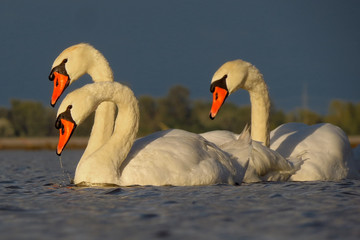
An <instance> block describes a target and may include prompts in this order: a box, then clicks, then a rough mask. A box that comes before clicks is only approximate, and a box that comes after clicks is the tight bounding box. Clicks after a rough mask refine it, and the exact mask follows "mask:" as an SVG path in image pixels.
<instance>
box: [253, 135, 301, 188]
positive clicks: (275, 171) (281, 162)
mask: <svg viewBox="0 0 360 240" xmlns="http://www.w3.org/2000/svg"><path fill="white" fill-rule="evenodd" d="M252 146H253V153H252V156H251V161H250V164H249V169H251V168H252V169H253V170H254V172H255V173H256V174H257V175H258V176H259V178H260V179H261V180H263V181H287V180H288V179H289V178H290V177H291V175H293V174H294V173H296V171H298V170H299V169H300V166H301V165H302V163H303V162H304V160H302V158H301V157H299V156H298V157H295V158H291V159H286V158H284V157H283V156H281V155H280V154H279V153H278V152H276V151H274V150H272V149H269V148H267V147H264V146H263V145H262V144H261V143H258V142H256V141H253V142H252Z"/></svg>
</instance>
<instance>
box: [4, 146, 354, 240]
mask: <svg viewBox="0 0 360 240" xmlns="http://www.w3.org/2000/svg"><path fill="white" fill-rule="evenodd" d="M80 156H81V151H67V152H65V153H64V155H63V158H62V162H63V165H64V168H65V170H66V171H68V172H69V174H70V175H71V176H73V174H74V170H75V166H76V164H77V162H76V161H77V160H78V159H79V158H80ZM0 163H1V169H0V172H1V174H0V234H1V235H0V236H1V237H0V238H1V239H208V240H211V239H290V238H291V239H360V227H359V223H360V181H354V180H344V181H340V182H307V183H304V182H286V183H257V184H243V185H241V186H229V185H215V186H202V187H172V186H166V187H152V186H146V187H121V188H102V189H101V188H98V189H90V188H76V187H71V186H69V180H68V178H67V176H66V174H65V176H64V173H63V171H62V169H61V168H60V164H59V159H58V157H57V156H56V155H55V152H54V151H0Z"/></svg>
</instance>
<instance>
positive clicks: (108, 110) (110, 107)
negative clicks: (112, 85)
mask: <svg viewBox="0 0 360 240" xmlns="http://www.w3.org/2000/svg"><path fill="white" fill-rule="evenodd" d="M115 113H116V106H115V104H114V103H112V102H103V103H101V104H100V105H99V106H98V108H97V109H96V112H95V116H94V125H93V127H92V129H91V133H90V137H89V140H88V144H87V146H86V149H85V151H84V154H83V155H82V158H86V157H87V156H88V155H90V154H92V153H94V152H95V151H96V150H98V149H99V148H100V147H101V146H103V145H104V144H105V143H106V142H107V141H108V140H109V138H110V137H111V135H112V134H113V131H114V123H115Z"/></svg>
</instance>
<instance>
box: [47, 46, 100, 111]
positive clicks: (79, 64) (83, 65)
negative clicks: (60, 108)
mask: <svg viewBox="0 0 360 240" xmlns="http://www.w3.org/2000/svg"><path fill="white" fill-rule="evenodd" d="M95 51H96V50H95V48H94V47H92V46H91V45H89V44H87V43H80V44H76V45H73V46H71V47H69V48H67V49H65V50H64V51H63V52H62V53H60V55H59V56H58V57H57V58H56V59H55V61H54V63H53V65H52V69H51V72H50V75H49V80H50V81H53V82H54V90H53V94H52V97H51V102H50V104H51V106H55V104H56V102H57V101H58V99H59V98H60V96H61V94H62V93H63V92H64V91H65V89H66V88H67V87H68V86H69V85H70V84H71V83H73V82H74V81H76V80H77V79H79V78H80V77H81V76H82V75H84V74H85V73H87V71H88V69H89V68H90V67H91V64H92V57H90V56H89V53H91V52H95Z"/></svg>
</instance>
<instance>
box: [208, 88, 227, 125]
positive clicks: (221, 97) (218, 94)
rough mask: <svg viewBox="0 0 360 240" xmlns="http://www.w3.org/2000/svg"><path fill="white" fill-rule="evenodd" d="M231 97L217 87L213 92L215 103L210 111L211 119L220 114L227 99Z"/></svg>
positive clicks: (224, 90)
mask: <svg viewBox="0 0 360 240" xmlns="http://www.w3.org/2000/svg"><path fill="white" fill-rule="evenodd" d="M228 95H229V92H228V91H227V90H226V89H224V88H221V87H215V90H214V92H213V103H212V106H211V110H210V114H209V116H210V118H211V119H214V118H215V116H216V114H217V113H218V111H219V109H220V108H221V106H222V105H223V103H224V102H225V99H226V98H227V96H228Z"/></svg>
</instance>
